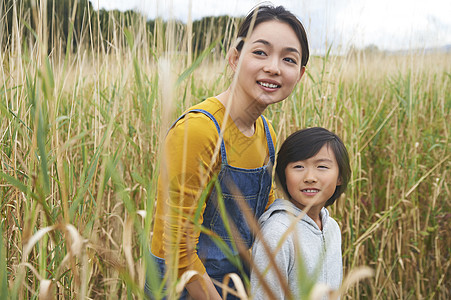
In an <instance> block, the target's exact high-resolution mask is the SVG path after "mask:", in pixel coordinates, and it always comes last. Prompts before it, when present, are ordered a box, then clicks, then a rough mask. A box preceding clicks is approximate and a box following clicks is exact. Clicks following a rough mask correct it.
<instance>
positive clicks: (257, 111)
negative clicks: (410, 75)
mask: <svg viewBox="0 0 451 300" xmlns="http://www.w3.org/2000/svg"><path fill="white" fill-rule="evenodd" d="M216 98H217V99H218V100H219V101H220V102H221V103H222V104H223V105H224V107H225V108H226V110H227V106H228V105H230V111H229V116H230V117H231V118H232V120H233V122H234V123H235V125H236V127H237V128H238V129H239V130H240V131H241V132H242V133H243V134H244V135H245V136H248V137H250V136H252V135H253V134H254V133H255V121H256V120H257V119H258V118H259V117H260V116H261V115H262V113H263V111H264V110H265V108H266V107H261V106H260V105H258V103H257V101H246V100H245V99H244V98H243V97H236V96H234V97H232V93H231V92H230V88H229V89H227V90H226V91H225V92H223V93H221V94H219V95H218V96H216ZM229 101H233V103H229Z"/></svg>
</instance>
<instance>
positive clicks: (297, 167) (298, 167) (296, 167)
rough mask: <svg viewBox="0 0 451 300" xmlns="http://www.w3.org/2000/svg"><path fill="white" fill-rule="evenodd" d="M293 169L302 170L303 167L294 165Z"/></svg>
mask: <svg viewBox="0 0 451 300" xmlns="http://www.w3.org/2000/svg"><path fill="white" fill-rule="evenodd" d="M293 168H295V169H302V168H304V166H303V165H294V166H293Z"/></svg>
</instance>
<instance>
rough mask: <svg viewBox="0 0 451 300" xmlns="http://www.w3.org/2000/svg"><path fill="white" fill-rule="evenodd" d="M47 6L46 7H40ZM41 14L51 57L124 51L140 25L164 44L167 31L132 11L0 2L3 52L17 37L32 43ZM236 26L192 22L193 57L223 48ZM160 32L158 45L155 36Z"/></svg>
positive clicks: (62, 0) (78, 0) (225, 20)
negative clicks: (83, 49)
mask: <svg viewBox="0 0 451 300" xmlns="http://www.w3.org/2000/svg"><path fill="white" fill-rule="evenodd" d="M45 3H46V7H43V5H44V4H45ZM43 9H46V11H47V13H46V16H47V26H46V28H47V38H48V40H47V43H48V44H47V45H48V51H49V53H50V52H51V51H52V49H53V48H55V47H58V46H61V47H62V49H63V50H64V51H65V50H66V47H67V46H69V45H71V46H72V49H73V50H74V49H76V47H80V46H87V47H98V46H101V47H102V48H103V49H107V50H106V51H108V49H109V48H111V47H113V45H115V46H117V45H118V44H120V45H121V46H125V43H126V38H125V29H127V30H129V31H131V32H132V33H133V32H135V31H136V30H138V29H141V30H142V29H143V26H145V31H146V33H148V35H149V36H150V37H151V38H152V40H153V42H155V43H156V42H160V43H163V44H164V42H165V34H164V33H165V32H166V29H167V27H168V26H169V25H168V24H169V23H168V22H166V21H162V20H146V19H145V18H144V17H143V16H142V15H141V14H140V13H138V12H135V11H132V10H129V11H125V12H120V11H118V10H114V11H106V10H104V9H101V10H99V11H96V10H94V8H93V6H92V4H91V2H89V1H88V0H47V1H44V2H43V1H42V0H0V13H1V14H0V15H1V20H0V45H1V47H2V50H4V49H5V48H6V47H11V44H12V43H13V39H15V40H17V37H20V39H21V43H24V42H26V41H28V40H30V39H33V38H34V36H35V34H34V33H33V32H38V24H39V21H40V20H41V19H42V11H43ZM237 22H239V19H236V18H231V17H229V16H221V17H206V18H203V19H201V20H197V21H194V22H192V41H191V45H192V49H191V50H192V53H194V54H196V53H199V52H200V51H202V50H204V49H206V48H207V47H208V46H209V45H210V43H211V42H212V41H215V40H217V39H219V40H220V43H221V44H222V45H225V46H227V45H228V44H230V42H231V38H232V37H233V33H234V31H235V30H236V25H237ZM175 23H176V25H175V28H176V30H178V31H179V33H178V34H179V35H181V36H183V37H184V36H185V35H186V34H187V32H186V28H187V26H186V24H182V23H181V22H177V21H176V22H175ZM72 26H73V27H72ZM156 26H158V27H157V29H158V30H156ZM71 28H73V29H72V35H70V32H71ZM158 32H159V34H160V35H161V37H159V38H160V40H158V38H157V37H156V36H155V35H156V34H158ZM69 39H70V42H69ZM15 42H16V43H17V41H15ZM68 43H71V44H68Z"/></svg>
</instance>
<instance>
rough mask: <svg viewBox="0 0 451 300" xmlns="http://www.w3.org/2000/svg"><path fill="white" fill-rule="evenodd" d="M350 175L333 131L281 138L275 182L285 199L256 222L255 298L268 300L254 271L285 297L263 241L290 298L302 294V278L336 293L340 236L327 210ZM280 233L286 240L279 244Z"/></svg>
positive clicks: (304, 132)
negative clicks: (322, 285)
mask: <svg viewBox="0 0 451 300" xmlns="http://www.w3.org/2000/svg"><path fill="white" fill-rule="evenodd" d="M350 175H351V168H350V166H349V156H348V153H347V150H346V147H345V146H344V144H343V142H342V141H341V140H340V138H339V137H338V136H337V135H335V134H334V133H332V132H330V131H328V130H326V129H324V128H319V127H315V128H307V129H303V130H300V131H297V132H295V133H293V134H292V135H290V136H289V137H288V138H287V139H286V140H285V142H284V143H283V144H282V146H281V148H280V150H279V153H278V157H277V165H276V179H277V180H278V184H279V187H282V188H283V190H284V192H285V194H286V197H287V199H288V200H284V199H277V200H275V202H274V203H273V204H272V205H271V206H270V207H269V209H268V210H267V211H266V212H265V213H264V214H263V215H262V216H261V217H260V219H259V223H260V225H261V236H260V238H257V240H256V241H255V243H254V246H253V249H252V255H253V259H254V264H255V268H256V269H258V270H255V268H254V270H253V271H252V274H251V289H252V294H253V295H254V299H268V298H269V295H268V294H267V293H266V292H265V289H263V288H262V285H261V282H260V279H259V278H258V276H256V272H257V271H259V273H261V274H262V276H263V278H264V281H265V282H266V283H267V285H268V287H269V289H270V290H271V292H272V293H273V294H274V296H275V297H276V298H277V299H286V298H288V297H289V295H286V294H285V293H284V289H283V287H282V286H283V284H282V283H281V282H280V281H279V279H278V278H279V277H278V276H277V275H276V272H275V271H274V267H273V266H271V264H270V262H269V259H268V254H267V252H266V251H265V249H264V245H263V243H266V244H267V245H268V247H269V249H270V251H271V256H272V257H274V260H275V264H276V266H277V268H278V269H279V270H280V272H281V275H282V277H284V278H283V279H284V280H283V281H285V282H287V283H288V288H289V290H290V293H291V297H292V298H293V299H303V298H305V296H306V295H303V294H302V293H301V291H300V290H299V287H300V283H301V284H302V282H301V281H300V280H302V281H304V283H305V282H306V280H313V281H314V282H316V283H323V284H326V285H327V286H328V287H330V288H331V289H338V287H339V286H340V284H341V280H342V277H343V267H342V254H341V232H340V228H339V227H338V224H337V222H336V221H335V220H334V219H332V218H331V217H330V216H329V212H328V210H327V209H326V207H327V206H329V205H331V204H333V203H334V202H335V200H336V199H338V198H339V197H340V195H341V194H342V193H343V192H344V191H345V189H346V186H347V184H348V181H349V178H350ZM302 215H303V216H302ZM293 222H297V223H296V224H295V227H294V229H293V230H291V231H290V232H288V234H286V232H287V229H288V228H289V227H290V226H291V225H292V224H293ZM284 235H286V236H287V237H286V238H285V239H284V241H283V242H282V243H281V239H282V238H283V236H284ZM261 239H264V241H262V240H261ZM280 243H281V246H280V249H279V250H278V251H277V253H276V248H278V247H279V244H280ZM299 260H302V261H299ZM302 269H303V270H302ZM303 272H305V273H306V274H305V273H303ZM299 276H302V278H300V277H299Z"/></svg>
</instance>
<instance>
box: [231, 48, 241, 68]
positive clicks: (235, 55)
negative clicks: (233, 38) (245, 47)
mask: <svg viewBox="0 0 451 300" xmlns="http://www.w3.org/2000/svg"><path fill="white" fill-rule="evenodd" d="M228 56H229V66H230V67H231V68H232V70H233V72H235V71H236V69H237V68H238V61H239V59H240V52H238V50H237V49H236V48H235V47H233V48H231V49H230V50H229V55H228Z"/></svg>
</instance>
